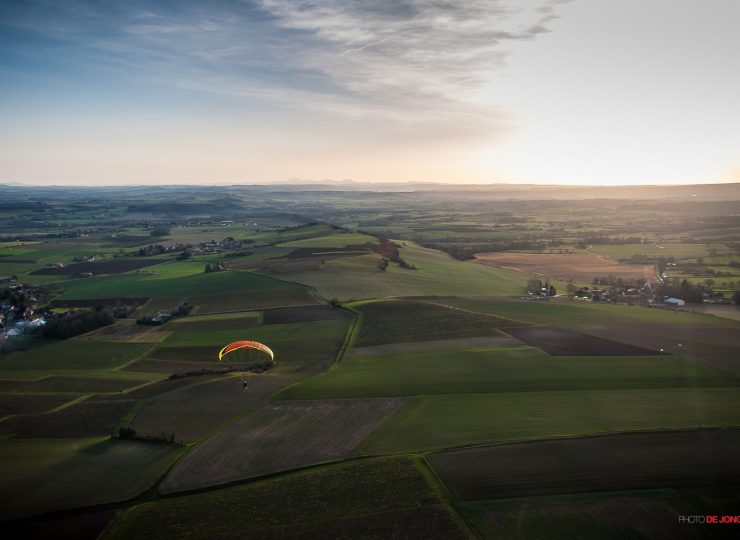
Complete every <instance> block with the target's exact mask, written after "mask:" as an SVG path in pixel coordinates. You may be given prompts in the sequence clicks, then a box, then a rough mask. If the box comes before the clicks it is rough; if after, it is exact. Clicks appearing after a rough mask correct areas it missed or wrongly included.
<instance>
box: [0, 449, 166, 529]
mask: <svg viewBox="0 0 740 540" xmlns="http://www.w3.org/2000/svg"><path fill="white" fill-rule="evenodd" d="M178 451H179V449H178V448H176V447H172V446H169V445H163V444H143V443H139V442H134V441H114V440H104V439H82V440H75V439H65V440H31V441H23V440H18V441H16V440H9V441H0V462H2V463H3V474H2V475H1V476H0V491H1V492H2V493H3V504H2V506H1V507H0V519H1V520H6V519H10V518H20V517H25V516H29V515H36V514H44V513H47V512H52V511H59V510H64V509H68V508H78V507H82V506H88V505H93V504H101V503H107V502H114V501H121V500H125V499H129V498H131V497H134V496H136V495H138V494H140V493H141V492H143V491H144V490H146V489H147V488H148V487H149V486H151V484H152V483H153V482H154V481H155V480H156V479H157V478H158V477H159V476H160V475H161V474H162V473H163V472H164V471H165V469H166V468H167V467H168V466H169V464H170V463H171V462H172V460H173V459H174V457H175V456H176V454H177V452H178Z"/></svg>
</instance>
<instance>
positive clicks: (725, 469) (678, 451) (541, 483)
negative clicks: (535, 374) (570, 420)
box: [429, 429, 740, 500]
mask: <svg viewBox="0 0 740 540" xmlns="http://www.w3.org/2000/svg"><path fill="white" fill-rule="evenodd" d="M738 437H740V432H738V430H730V429H727V430H724V429H718V430H704V431H701V430H697V431H677V432H667V433H660V434H657V433H629V434H618V435H608V436H604V437H588V438H582V439H561V440H551V441H541V442H528V443H521V444H509V445H499V446H490V447H480V448H475V449H467V450H460V451H456V452H447V453H441V454H432V455H431V456H430V457H429V461H430V463H431V464H432V466H433V467H434V469H435V470H436V471H437V473H438V474H439V475H440V476H441V478H442V480H443V481H444V483H445V485H446V486H447V487H448V488H449V489H451V490H452V491H453V493H454V495H455V496H456V498H458V499H461V500H486V499H498V498H508V497H515V496H519V495H549V494H554V493H573V492H578V491H616V490H620V489H627V490H629V489H645V488H654V487H657V486H665V487H684V486H691V485H703V484H715V483H726V484H735V483H738V481H739V480H740V464H739V463H738V462H737V460H736V459H735V456H734V452H733V449H734V448H736V447H737V444H738ZM573 455H581V456H590V457H589V459H587V460H579V461H574V460H573V459H572V456H573Z"/></svg>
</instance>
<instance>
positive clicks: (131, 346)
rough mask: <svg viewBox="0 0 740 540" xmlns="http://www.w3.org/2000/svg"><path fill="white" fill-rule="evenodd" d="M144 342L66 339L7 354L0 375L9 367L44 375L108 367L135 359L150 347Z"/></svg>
mask: <svg viewBox="0 0 740 540" xmlns="http://www.w3.org/2000/svg"><path fill="white" fill-rule="evenodd" d="M151 347H152V346H151V345H150V344H147V343H120V342H102V341H99V342H96V343H95V345H94V346H91V345H90V343H87V342H85V341H78V340H67V341H59V342H56V343H51V344H49V345H45V346H43V347H39V348H36V349H32V350H30V351H25V352H19V353H15V354H11V355H10V356H8V357H7V358H3V359H2V360H0V376H2V375H3V373H4V372H9V371H38V372H40V373H43V374H44V375H49V374H51V373H56V372H66V371H70V370H84V371H97V370H110V369H115V368H117V367H120V366H123V365H125V364H127V363H128V362H131V361H133V360H135V359H136V358H137V357H139V356H141V355H143V354H144V353H145V352H146V351H147V350H149V349H151Z"/></svg>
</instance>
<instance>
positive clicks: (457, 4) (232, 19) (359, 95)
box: [4, 0, 563, 130]
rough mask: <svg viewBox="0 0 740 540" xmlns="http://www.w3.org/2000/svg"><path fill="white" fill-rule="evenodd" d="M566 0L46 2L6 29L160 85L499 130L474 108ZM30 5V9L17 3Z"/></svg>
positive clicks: (493, 115)
mask: <svg viewBox="0 0 740 540" xmlns="http://www.w3.org/2000/svg"><path fill="white" fill-rule="evenodd" d="M562 2H563V0H524V1H523V0H447V1H442V0H389V1H375V2H367V1H362V0H298V1H292V2H288V1H285V0H249V1H246V0H245V1H240V2H239V1H236V2H229V1H221V2H217V3H215V4H212V3H208V4H201V3H198V2H193V3H182V4H176V7H175V8H172V7H167V6H168V5H167V4H157V3H151V2H146V3H141V4H139V3H134V4H133V7H132V4H131V3H130V2H112V3H111V2H105V3H100V2H83V1H78V2H74V1H71V0H67V1H63V0H59V1H55V2H48V1H39V2H35V3H19V4H15V6H16V7H15V9H8V10H6V13H5V14H4V16H5V17H4V18H5V19H6V21H9V24H11V25H15V26H16V27H20V28H24V29H25V30H27V31H33V32H36V33H41V34H44V35H45V36H47V37H51V38H53V39H56V40H59V41H62V42H64V43H66V44H67V45H69V46H74V45H77V46H79V48H80V50H79V51H78V54H79V58H80V61H88V62H90V63H97V64H99V65H101V66H103V67H105V68H107V69H110V68H113V69H115V68H122V69H125V70H126V71H127V72H128V73H135V74H137V75H138V76H140V77H145V78H147V79H148V80H150V81H153V82H156V83H157V84H162V85H174V86H177V87H180V88H188V89H191V90H198V91H203V92H210V93H220V94H229V95H236V96H244V97H249V98H253V99H259V100H264V101H266V102H273V103H275V104H278V105H281V106H288V107H299V108H303V109H313V110H317V111H321V112H327V113H331V114H336V115H344V116H352V117H358V116H366V117H373V118H377V117H386V118H388V119H392V120H393V121H395V122H397V123H399V124H402V125H407V126H408V125H412V124H419V125H428V124H429V123H430V122H437V120H432V118H436V119H439V120H440V121H462V122H465V123H466V124H467V125H469V126H470V129H472V130H475V129H479V128H480V129H483V126H485V125H489V126H495V125H498V126H499V127H500V126H501V115H500V114H499V113H497V112H496V111H493V110H491V109H488V108H486V107H482V106H481V105H479V104H475V100H474V96H475V93H476V91H477V90H478V89H479V88H480V87H481V86H482V85H483V84H484V83H487V82H489V81H490V79H491V77H492V73H494V72H495V70H496V69H497V68H500V67H501V66H502V65H504V62H505V59H506V57H507V54H508V49H507V45H506V44H507V42H511V41H518V40H533V39H536V38H537V37H538V36H539V35H541V34H543V33H546V32H548V26H547V25H548V23H550V22H551V21H552V20H553V19H554V18H556V17H557V15H556V13H555V9H556V7H557V4H559V3H562ZM21 5H23V6H24V7H22V8H21V7H18V6H21Z"/></svg>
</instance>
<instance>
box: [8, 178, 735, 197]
mask: <svg viewBox="0 0 740 540" xmlns="http://www.w3.org/2000/svg"><path fill="white" fill-rule="evenodd" d="M326 191H331V192H348V193H352V192H390V193H393V192H397V193H398V192H404V193H409V192H423V193H425V194H426V195H427V196H432V197H434V196H435V194H439V196H441V197H449V196H450V195H452V194H454V196H455V198H456V199H458V200H459V199H465V198H468V197H470V198H476V199H480V198H481V197H482V198H490V199H495V200H507V199H509V200H547V199H559V200H562V199H575V200H582V199H584V200H585V199H643V200H672V201H675V200H701V201H710V200H720V201H734V200H738V201H740V183H727V184H696V185H673V186H665V185H661V186H650V185H646V186H569V185H539V184H443V183H434V182H397V183H396V182H377V183H376V182H357V181H353V180H315V181H314V180H288V181H284V182H273V183H261V184H231V185H226V184H218V185H205V184H201V185H196V184H180V185H176V184H167V185H131V186H33V185H27V184H19V183H4V184H0V198H3V195H7V196H9V198H11V199H18V198H28V199H34V198H36V197H44V198H48V197H50V198H52V199H54V198H62V199H64V198H67V197H70V196H72V197H81V196H82V197H101V196H102V197H105V196H108V197H110V196H112V197H126V196H143V195H146V194H147V193H152V194H155V193H163V192H164V193H172V194H177V195H183V194H187V193H201V194H202V193H211V194H218V193H223V194H228V193H234V192H237V193H238V192H258V193H265V194H267V193H287V192H301V193H307V192H326Z"/></svg>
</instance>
